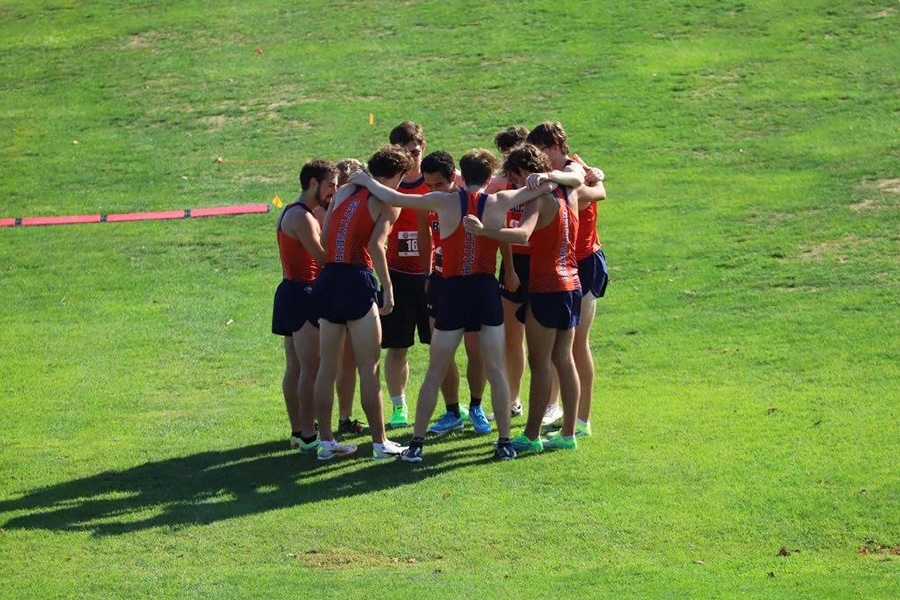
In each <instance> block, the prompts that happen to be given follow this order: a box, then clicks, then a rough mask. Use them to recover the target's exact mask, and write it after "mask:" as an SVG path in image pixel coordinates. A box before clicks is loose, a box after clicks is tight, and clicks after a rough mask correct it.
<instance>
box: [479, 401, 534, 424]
mask: <svg viewBox="0 0 900 600" xmlns="http://www.w3.org/2000/svg"><path fill="white" fill-rule="evenodd" d="M509 412H510V415H509V416H510V417H511V418H513V419H515V418H516V417H521V416H522V415H523V414H525V408H524V407H523V406H522V403H521V402H516V403H515V404H513V405H512V406H511V407H510V411H509ZM487 420H488V421H496V420H497V419H496V416H495V415H494V413H491V414H489V415H488V416H487Z"/></svg>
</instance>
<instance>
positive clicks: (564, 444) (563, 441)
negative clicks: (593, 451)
mask: <svg viewBox="0 0 900 600" xmlns="http://www.w3.org/2000/svg"><path fill="white" fill-rule="evenodd" d="M575 440H576V438H575V436H574V435H573V436H572V437H566V436H564V435H554V436H553V437H552V438H549V439H547V440H545V441H544V449H545V450H574V449H576V448H577V447H578V442H577V441H575Z"/></svg>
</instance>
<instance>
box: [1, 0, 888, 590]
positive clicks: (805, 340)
mask: <svg viewBox="0 0 900 600" xmlns="http://www.w3.org/2000/svg"><path fill="white" fill-rule="evenodd" d="M898 31H900V4H898V3H897V2H894V1H888V0H882V1H880V2H879V1H873V2H868V1H859V2H846V1H844V2H841V1H818V0H813V1H810V2H805V3H790V2H771V1H768V2H767V1H759V2H714V1H711V0H708V1H707V0H694V1H690V2H689V1H683V2H675V1H666V2H657V3H649V4H642V3H635V2H624V1H619V0H611V1H609V2H602V3H594V2H575V1H568V0H563V1H559V2H556V3H553V4H552V5H551V4H549V3H544V2H537V1H520V2H510V3H491V4H488V3H475V2H429V1H408V2H403V3H402V4H398V5H396V6H394V5H389V4H388V3H380V2H372V1H360V2H347V1H336V2H319V1H310V2H304V3H289V2H276V1H274V0H258V1H254V2H221V3H207V2H197V1H183V2H175V1H160V2H152V3H150V2H137V1H134V0H128V1H124V0H123V1H116V2H113V1H99V0H96V1H92V2H77V1H75V0H35V1H32V2H22V1H11V0H0V132H2V135H0V168H2V170H0V173H2V177H0V218H4V217H27V216H44V215H69V214H85V213H92V214H95V213H112V212H128V211H145V210H171V209H184V208H195V207H205V206H222V205H230V204H245V203H252V202H265V203H267V202H269V201H271V199H272V198H273V197H274V196H275V195H279V196H280V197H281V198H283V199H291V198H293V197H295V196H296V195H297V194H298V193H299V185H298V184H297V175H298V173H299V169H300V166H301V165H302V163H303V162H304V161H306V160H308V159H310V158H314V157H328V158H333V159H339V158H342V157H345V156H355V157H358V158H365V157H367V156H368V155H369V154H370V153H371V152H372V150H374V149H375V148H376V147H377V146H378V145H380V144H381V143H383V142H384V141H385V140H386V138H387V133H388V131H389V130H390V128H391V127H393V126H394V125H395V124H397V123H398V122H400V121H402V120H406V119H413V120H415V121H417V122H420V123H422V124H423V126H424V127H425V133H426V137H427V139H428V143H429V146H428V148H429V150H438V149H445V150H448V151H450V152H451V153H452V154H453V155H454V156H457V157H458V156H459V155H461V154H462V152H464V151H465V150H467V149H469V148H472V147H478V146H484V147H490V145H491V142H492V138H493V134H494V133H495V132H496V131H497V130H499V129H500V128H502V127H504V126H507V125H509V124H514V123H521V124H524V125H526V126H533V125H535V124H537V123H539V122H541V121H543V120H547V119H559V120H561V121H562V122H563V124H564V125H565V126H566V129H567V131H568V132H569V137H570V141H571V144H572V146H573V148H574V150H575V151H577V152H578V153H580V154H581V155H582V156H583V157H585V158H586V159H587V160H589V161H590V162H591V163H593V164H596V165H598V166H600V167H602V168H603V169H604V171H605V172H606V173H607V175H608V190H609V196H610V199H609V201H608V202H607V203H605V204H604V205H603V206H602V207H601V239H602V240H603V242H604V248H605V250H606V253H607V256H608V257H609V260H610V263H611V267H612V283H611V285H610V288H609V293H608V296H607V297H606V298H605V299H604V300H603V301H602V302H601V303H600V310H599V316H598V320H597V323H596V326H595V331H594V334H593V336H594V337H593V340H592V344H593V348H594V353H595V357H596V362H597V364H596V366H597V371H598V382H597V390H596V395H595V398H596V399H595V411H594V432H595V435H594V437H593V438H591V439H590V440H589V441H588V442H586V443H584V444H582V446H581V447H580V448H579V449H578V451H577V452H574V453H556V454H546V455H542V456H538V457H533V458H527V459H522V460H517V461H514V462H512V463H508V464H498V463H495V462H494V461H493V460H492V459H491V455H490V450H491V449H490V446H489V442H488V441H486V440H485V439H483V438H480V439H479V438H475V437H474V436H472V435H471V434H462V435H457V436H455V437H450V438H448V439H446V440H442V441H440V442H439V443H434V444H431V445H430V446H429V447H428V454H427V457H426V458H427V462H426V463H425V464H424V465H423V466H422V467H419V468H410V467H409V465H405V464H393V463H392V464H382V463H378V464H375V463H373V462H371V461H368V460H350V461H345V462H340V463H338V464H326V465H320V464H317V463H316V461H315V460H310V459H309V457H304V456H300V455H297V454H294V453H291V452H289V451H288V449H287V434H288V427H287V419H286V415H285V414H284V407H283V403H282V400H281V390H280V378H281V370H282V360H283V359H282V350H281V342H280V340H279V339H277V338H276V337H274V336H272V335H271V334H270V333H269V326H270V319H271V301H272V294H273V292H274V289H275V286H276V284H277V282H278V281H279V278H280V266H279V263H278V256H277V251H276V248H275V236H274V227H275V221H276V218H277V212H274V211H273V212H272V213H270V214H268V215H258V216H247V217H235V218H222V219H203V220H186V221H173V222H163V223H131V224H105V225H87V226H70V227H49V228H15V229H0V411H2V416H3V435H2V436H0V581H2V585H0V598H4V599H5V598H9V599H14V598H15V599H19V598H23V599H27V598H41V599H51V598H152V599H154V600H160V599H165V598H179V599H180V598H211V597H216V598H276V597H280V598H286V597H289V596H294V597H305V596H309V595H318V596H324V595H327V596H333V597H336V598H357V597H363V596H367V597H371V598H413V597H417V598H418V597H428V598H461V597H470V598H488V597H498V598H503V597H512V596H514V595H518V596H525V595H527V596H531V597H541V596H546V595H549V594H552V595H557V596H560V597H562V596H566V597H574V598H738V597H740V598H841V599H843V598H850V597H864V598H898V597H900V473H898V466H897V465H898V461H897V457H896V455H897V451H896V448H897V447H898V444H900V393H898V392H897V381H898V380H900V316H898V315H900V233H898V232H900V96H898V90H900V70H898V69H897V65H900V45H898V44H897V41H896V39H897V32H898ZM258 50H259V51H261V52H257V51H258ZM370 113H371V114H374V115H375V117H376V124H375V125H374V126H370V125H369V121H368V119H369V114H370ZM218 157H222V158H223V159H224V162H223V163H221V164H217V163H216V159H217V158H218ZM425 364H426V353H425V352H424V351H423V350H422V348H420V347H417V348H415V349H414V351H413V353H412V369H411V370H412V381H411V386H410V388H411V393H412V394H413V395H414V394H415V392H416V391H417V390H418V386H419V382H420V381H421V377H422V376H423V374H424V370H425ZM463 385H464V386H465V384H463ZM463 392H465V390H463ZM357 414H358V416H361V411H360V410H359V409H357ZM523 424H524V421H523V420H522V419H517V420H516V421H515V422H514V425H516V426H517V427H516V428H520V427H521V426H522V425H523ZM410 435H411V433H410V430H406V431H404V432H403V434H402V435H401V436H399V439H400V440H403V441H408V439H409V436H410ZM360 442H361V444H362V449H361V451H362V452H363V453H365V452H367V451H368V450H369V445H368V442H367V441H366V440H364V439H361V440H360Z"/></svg>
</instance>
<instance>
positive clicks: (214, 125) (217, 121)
mask: <svg viewBox="0 0 900 600" xmlns="http://www.w3.org/2000/svg"><path fill="white" fill-rule="evenodd" d="M201 120H202V121H203V123H204V125H206V126H207V127H209V128H210V129H212V130H213V131H218V130H220V129H222V127H224V126H225V123H226V122H227V121H228V117H226V116H225V115H212V116H211V117H203V119H201Z"/></svg>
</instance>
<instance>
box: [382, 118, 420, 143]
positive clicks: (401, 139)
mask: <svg viewBox="0 0 900 600" xmlns="http://www.w3.org/2000/svg"><path fill="white" fill-rule="evenodd" d="M388 139H389V140H390V142H391V143H392V144H400V145H401V146H405V145H406V144H409V143H410V142H415V143H416V144H423V143H425V133H424V132H423V131H422V126H421V125H419V124H418V123H414V122H412V121H403V122H402V123H400V124H399V125H397V126H396V127H394V128H393V129H391V135H390V136H389V137H388Z"/></svg>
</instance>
